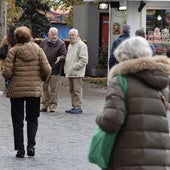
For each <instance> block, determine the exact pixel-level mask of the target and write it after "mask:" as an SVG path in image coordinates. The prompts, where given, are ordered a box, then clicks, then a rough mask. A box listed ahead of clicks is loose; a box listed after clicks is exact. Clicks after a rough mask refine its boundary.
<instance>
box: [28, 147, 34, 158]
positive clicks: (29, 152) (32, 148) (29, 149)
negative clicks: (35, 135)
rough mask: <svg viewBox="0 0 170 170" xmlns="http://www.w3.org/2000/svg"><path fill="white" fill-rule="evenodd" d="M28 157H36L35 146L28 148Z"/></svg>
mask: <svg viewBox="0 0 170 170" xmlns="http://www.w3.org/2000/svg"><path fill="white" fill-rule="evenodd" d="M27 155H28V156H34V155H35V148H34V147H33V146H28V147H27Z"/></svg>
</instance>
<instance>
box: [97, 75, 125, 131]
mask: <svg viewBox="0 0 170 170" xmlns="http://www.w3.org/2000/svg"><path fill="white" fill-rule="evenodd" d="M124 119H125V96H124V93H123V91H122V89H121V87H120V85H119V84H118V81H117V77H114V78H113V80H111V82H110V85H109V87H108V90H107V95H106V101H105V105H104V109H103V112H102V114H100V115H98V116H97V117H96V123H97V124H98V125H99V127H100V128H101V129H102V130H104V131H106V132H108V133H113V132H117V131H119V129H120V127H121V125H122V124H123V123H124Z"/></svg>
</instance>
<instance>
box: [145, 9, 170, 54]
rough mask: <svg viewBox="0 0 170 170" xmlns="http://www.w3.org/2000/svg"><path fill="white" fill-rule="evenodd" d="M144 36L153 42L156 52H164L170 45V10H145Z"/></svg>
mask: <svg viewBox="0 0 170 170" xmlns="http://www.w3.org/2000/svg"><path fill="white" fill-rule="evenodd" d="M146 38H147V40H148V41H151V42H153V43H155V44H154V45H155V47H156V50H157V54H165V53H166V49H167V48H168V47H169V46H170V44H169V43H170V10H153V9H148V10H147V11H146Z"/></svg>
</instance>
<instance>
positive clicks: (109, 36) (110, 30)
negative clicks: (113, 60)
mask: <svg viewBox="0 0 170 170" xmlns="http://www.w3.org/2000/svg"><path fill="white" fill-rule="evenodd" d="M111 22H112V11H111V2H110V3H109V35H108V59H107V86H108V85H109V58H110V46H111V34H112V27H111V25H112V23H111Z"/></svg>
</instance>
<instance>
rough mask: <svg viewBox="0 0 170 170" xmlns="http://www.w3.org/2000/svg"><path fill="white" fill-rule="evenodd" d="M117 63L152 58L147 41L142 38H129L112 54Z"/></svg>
mask: <svg viewBox="0 0 170 170" xmlns="http://www.w3.org/2000/svg"><path fill="white" fill-rule="evenodd" d="M114 55H115V58H116V59H117V61H119V62H121V61H124V60H129V59H135V58H140V57H152V50H151V48H150V45H149V43H148V41H147V40H146V39H145V38H143V37H139V36H136V37H131V38H128V39H126V40H125V41H123V42H122V43H121V44H120V45H119V46H118V47H117V49H116V50H115V52H114Z"/></svg>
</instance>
